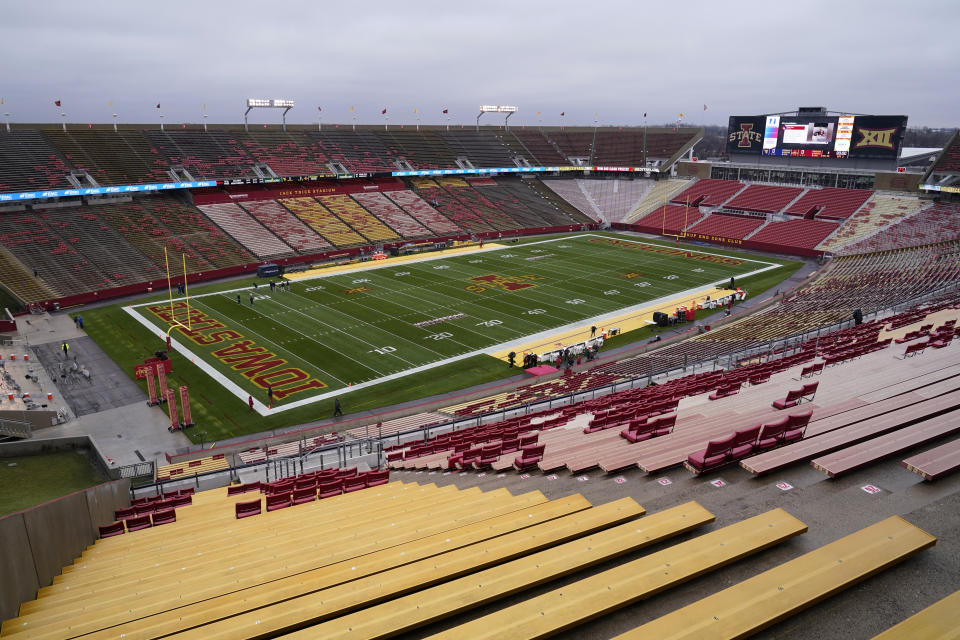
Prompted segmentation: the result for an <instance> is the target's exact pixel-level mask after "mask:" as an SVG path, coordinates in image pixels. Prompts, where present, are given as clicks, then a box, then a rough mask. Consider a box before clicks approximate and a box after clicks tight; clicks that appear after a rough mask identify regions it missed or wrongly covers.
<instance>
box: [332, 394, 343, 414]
mask: <svg viewBox="0 0 960 640" xmlns="http://www.w3.org/2000/svg"><path fill="white" fill-rule="evenodd" d="M342 415H343V408H342V407H341V406H340V398H334V399H333V417H334V418H336V417H337V416H342Z"/></svg>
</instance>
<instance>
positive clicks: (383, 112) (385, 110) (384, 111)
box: [380, 107, 387, 116]
mask: <svg viewBox="0 0 960 640" xmlns="http://www.w3.org/2000/svg"><path fill="white" fill-rule="evenodd" d="M380 115H382V116H385V115H387V108H386V107H384V108H383V109H382V110H381V111H380Z"/></svg>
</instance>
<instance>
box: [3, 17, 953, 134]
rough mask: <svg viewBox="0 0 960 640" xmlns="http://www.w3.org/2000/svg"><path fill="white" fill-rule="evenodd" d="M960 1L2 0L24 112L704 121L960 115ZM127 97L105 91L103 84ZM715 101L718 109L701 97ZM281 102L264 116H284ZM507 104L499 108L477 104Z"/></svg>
mask: <svg viewBox="0 0 960 640" xmlns="http://www.w3.org/2000/svg"><path fill="white" fill-rule="evenodd" d="M958 25H960V2H956V1H955V0H941V1H939V2H938V1H929V0H913V1H912V2H904V1H903V0H897V1H892V0H881V1H876V0H875V1H872V2H862V1H856V0H848V1H846V2H838V1H836V0H830V1H822V0H805V1H803V2H792V3H780V2H772V1H769V0H767V1H759V0H758V1H750V2H736V1H726V2H722V1H709V2H708V1H703V0H687V1H686V2H683V3H676V2H656V3H654V2H644V1H639V0H635V1H633V2H603V1H599V2H597V1H594V2H589V1H587V2H584V1H577V2H567V1H552V2H526V3H524V2H499V1H487V2H477V3H469V4H468V3H463V2H449V1H448V2H378V1H373V0H371V1H368V2H317V1H315V2H300V1H297V0H287V1H285V2H269V1H262V0H261V1H259V2H256V3H253V2H245V1H242V0H234V1H232V2H224V1H220V0H217V1H211V0H194V1H193V2H181V1H180V0H172V1H167V2H142V1H139V0H127V1H126V2H106V1H101V0H85V1H84V2H61V1H60V0H35V1H33V2H31V1H29V0H18V1H7V2H3V3H2V5H0V97H2V98H3V100H4V105H3V107H2V110H3V111H8V112H10V113H11V120H13V121H20V122H51V121H59V120H60V112H59V110H58V109H57V108H56V107H55V106H54V104H53V101H54V100H56V99H60V100H62V104H63V108H64V110H65V111H66V113H67V116H68V118H67V119H68V121H69V122H80V123H86V122H109V121H110V119H111V114H112V113H118V114H119V119H120V121H121V122H157V110H156V108H155V106H156V104H157V103H160V104H161V106H162V112H163V114H164V116H165V118H164V119H165V121H166V122H168V123H177V122H198V121H200V113H201V105H202V104H204V103H205V104H206V106H207V113H208V114H209V120H210V122H240V121H242V114H243V102H244V99H245V98H247V97H262V98H292V99H295V100H296V101H297V106H296V108H295V109H293V111H291V112H290V114H289V117H288V122H305V123H315V122H316V121H317V114H318V111H317V107H318V106H320V107H322V109H323V111H322V116H323V122H324V123H325V124H327V123H333V122H349V121H350V116H351V114H350V112H349V107H350V106H351V105H353V106H355V108H356V111H355V113H356V115H357V118H358V121H359V122H376V123H379V122H383V119H382V116H381V115H380V110H381V109H382V108H384V107H386V108H387V109H388V116H389V117H390V123H391V124H399V123H413V122H415V120H416V116H415V115H414V114H413V110H414V109H418V110H419V115H420V117H421V118H422V119H423V122H424V123H430V122H443V121H444V120H443V116H442V115H441V110H442V109H443V108H448V109H449V110H450V117H451V122H453V123H458V122H466V123H472V122H473V121H474V118H475V117H476V114H477V105H479V104H481V103H484V104H510V105H517V106H518V107H519V108H520V111H519V112H518V113H517V114H516V115H515V116H514V117H513V118H512V119H511V121H510V122H511V124H517V125H521V124H527V125H531V124H536V123H537V121H538V116H537V112H538V111H540V112H542V121H543V123H544V124H557V123H559V122H560V113H561V112H564V111H565V112H566V116H565V117H564V118H563V122H565V123H566V124H590V123H592V122H593V121H594V118H595V116H594V114H595V113H596V114H599V115H597V116H596V118H597V119H598V121H599V122H600V124H605V125H621V124H622V125H635V124H640V123H642V116H643V113H644V112H647V113H648V114H649V117H648V120H649V122H650V123H651V124H653V123H662V122H667V121H672V120H674V119H676V117H677V114H678V113H679V112H683V113H684V114H685V118H684V120H685V121H687V122H691V123H696V124H726V121H727V117H728V116H730V115H731V114H754V113H764V112H775V111H786V110H790V109H794V108H796V107H797V106H801V105H802V106H812V105H823V106H826V107H828V108H830V109H832V110H842V111H850V112H859V113H878V114H907V115H908V116H910V124H911V125H912V126H921V125H927V126H934V127H939V126H957V125H960V37H958V35H957V32H956V29H957V26H958ZM109 101H113V106H112V107H111V106H110V105H109V104H108V102H109ZM704 104H706V105H707V107H708V109H707V111H704V110H703V105H704ZM279 120H280V118H279V113H277V112H261V113H254V114H251V121H252V122H279ZM496 121H497V120H496V119H494V118H490V117H489V116H487V117H486V118H485V120H484V121H483V122H488V123H491V124H492V123H494V122H496Z"/></svg>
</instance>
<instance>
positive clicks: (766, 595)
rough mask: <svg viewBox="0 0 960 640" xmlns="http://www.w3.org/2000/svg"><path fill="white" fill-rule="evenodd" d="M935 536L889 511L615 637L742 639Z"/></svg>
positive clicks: (897, 559) (926, 544) (928, 543)
mask: <svg viewBox="0 0 960 640" xmlns="http://www.w3.org/2000/svg"><path fill="white" fill-rule="evenodd" d="M936 541H937V539H936V538H934V537H933V536H931V535H930V534H929V533H927V532H925V531H923V530H922V529H919V528H917V527H915V526H913V525H912V524H910V523H909V522H907V521H906V520H903V519H902V518H900V517H898V516H892V517H890V518H887V519H886V520H882V521H880V522H878V523H876V524H874V525H871V526H869V527H866V528H865V529H861V530H860V531H857V532H856V533H852V534H850V535H848V536H845V537H843V538H840V539H839V540H837V541H835V542H831V543H830V544H827V545H824V546H822V547H820V548H819V549H816V550H814V551H811V552H810V553H806V554H804V555H802V556H800V557H799V558H796V559H794V560H791V561H789V562H785V563H783V564H781V565H779V566H776V567H774V568H773V569H770V570H769V571H764V572H763V573H761V574H759V575H756V576H754V577H752V578H748V579H747V580H744V581H743V582H740V583H738V584H735V585H734V586H732V587H729V588H727V589H724V590H723V591H719V592H717V593H715V594H713V595H711V596H707V597H706V598H703V599H702V600H698V601H697V602H694V603H692V604H689V605H687V606H685V607H682V608H680V609H676V610H675V611H672V612H670V613H668V614H667V615H665V616H661V617H659V618H657V619H655V620H652V621H650V622H648V623H647V624H644V625H642V626H639V627H637V628H635V629H633V630H631V631H628V632H627V633H624V634H621V635H619V636H617V637H616V638H615V639H614V640H628V639H629V640H639V639H640V638H671V640H681V639H683V638H689V639H690V640H694V639H695V640H702V639H703V638H712V639H716V638H745V637H747V636H749V635H752V634H753V633H755V632H757V631H759V630H761V629H765V628H767V627H769V626H770V625H772V624H774V623H776V622H779V621H780V620H783V619H785V618H787V617H789V616H791V615H793V614H794V613H796V612H798V611H800V610H802V609H805V608H806V607H809V606H810V605H813V604H816V603H817V602H820V601H821V600H823V599H824V598H827V597H829V596H831V595H833V594H835V593H837V592H839V591H842V590H843V589H846V588H847V587H849V586H852V585H854V584H856V583H857V582H859V581H861V580H863V579H864V578H867V577H869V576H872V575H873V574H875V573H879V572H880V571H883V570H884V569H887V568H888V567H891V566H893V565H895V564H897V563H898V562H901V561H902V560H905V559H907V558H909V557H910V556H912V555H914V554H916V553H919V552H920V551H923V550H924V549H928V548H930V547H932V546H933V545H934V544H936ZM895 637H898V638H915V637H917V636H912V635H905V636H895Z"/></svg>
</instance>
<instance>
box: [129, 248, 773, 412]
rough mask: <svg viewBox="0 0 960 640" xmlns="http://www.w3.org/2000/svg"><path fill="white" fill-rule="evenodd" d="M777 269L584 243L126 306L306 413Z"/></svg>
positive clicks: (202, 358)
mask: <svg viewBox="0 0 960 640" xmlns="http://www.w3.org/2000/svg"><path fill="white" fill-rule="evenodd" d="M777 266H779V265H777V264H776V263H773V262H766V261H762V260H752V259H747V258H743V257H731V256H726V255H724V254H723V253H722V251H715V250H713V249H711V250H709V251H703V252H701V251H691V250H686V249H674V248H673V247H668V246H664V245H660V244H652V243H645V242H641V241H637V240H631V239H627V238H623V237H616V236H606V235H598V234H597V235H595V234H582V235H577V236H567V237H562V238H556V239H550V240H544V241H539V242H532V243H527V244H518V245H511V246H499V245H494V246H487V247H484V248H483V249H478V250H475V251H472V252H469V253H463V254H460V255H455V256H441V255H431V254H426V255H424V256H422V257H421V258H420V259H419V260H413V261H406V262H400V261H396V262H391V260H386V261H384V262H381V263H364V264H362V265H358V266H357V268H356V269H353V270H349V271H348V272H343V271H337V272H333V271H331V272H330V273H322V272H321V273H319V274H318V275H316V276H315V277H308V278H304V279H300V280H296V281H292V282H291V283H290V284H289V286H288V287H286V288H281V287H276V288H275V289H273V290H271V288H270V287H269V286H267V285H264V284H261V285H260V286H259V287H258V288H257V289H256V290H254V289H252V288H250V287H244V288H242V289H232V290H227V291H219V292H216V293H207V294H203V295H196V296H191V297H190V298H189V301H187V300H186V299H183V298H179V299H174V300H173V303H172V305H171V304H170V303H169V302H155V303H149V304H139V305H133V306H129V307H125V310H126V311H127V312H128V313H130V314H131V315H132V316H133V317H134V318H136V319H137V320H138V321H139V322H140V323H141V324H143V325H145V326H147V327H148V328H149V329H150V330H151V331H152V332H153V333H154V334H155V335H158V336H161V337H162V336H163V335H164V334H165V333H166V331H167V330H168V329H170V327H171V325H175V326H173V328H172V331H171V337H172V338H173V340H174V345H175V350H177V351H179V352H182V353H186V354H188V355H189V357H190V358H191V359H192V360H193V361H194V363H195V364H197V365H198V366H199V367H201V368H202V369H203V370H204V371H206V372H207V373H208V374H209V375H210V376H211V377H213V378H214V380H216V381H217V382H219V383H220V384H222V385H223V386H225V387H226V388H227V389H228V390H230V391H231V392H232V393H233V394H234V395H236V396H237V397H238V398H240V399H241V400H242V401H244V402H245V401H246V400H247V397H248V395H250V396H252V397H253V398H254V399H255V401H256V405H257V409H258V410H259V411H261V413H263V412H266V411H267V407H266V404H267V395H266V390H267V388H268V387H269V388H270V389H272V392H273V402H272V405H273V408H272V411H282V410H284V409H288V408H293V407H297V406H303V405H304V404H308V403H310V402H314V401H318V400H320V399H323V398H328V397H330V396H332V395H336V394H337V393H338V392H339V393H342V391H341V390H345V389H348V388H350V389H356V388H362V387H364V386H368V385H371V384H375V383H376V382H380V381H382V380H385V379H391V378H393V377H397V376H402V375H408V374H410V373H414V372H419V371H423V370H425V369H429V368H430V367H433V366H435V365H437V364H439V363H445V362H450V361H453V360H456V359H458V358H464V357H467V356H470V355H474V354H477V353H490V352H493V351H496V350H500V349H503V348H505V347H511V346H512V345H518V346H519V345H522V344H523V343H525V342H528V341H529V340H530V338H531V337H535V336H538V337H542V336H543V335H544V334H545V333H549V332H551V331H555V330H558V329H560V328H563V327H568V326H569V325H576V324H578V323H579V324H583V323H585V322H587V323H589V322H590V321H591V320H593V319H598V318H599V319H600V320H601V321H602V319H603V318H604V317H610V316H611V314H615V313H617V312H623V311H628V310H630V309H632V308H639V307H643V306H644V305H646V304H649V303H650V302H651V301H654V300H659V299H663V298H667V297H670V296H676V295H678V294H680V293H682V292H685V291H694V290H696V289H702V288H705V287H707V286H709V285H712V284H715V283H726V282H727V281H728V280H729V278H730V277H731V276H736V277H742V276H746V275H748V274H751V273H756V272H760V271H765V270H768V269H774V268H777Z"/></svg>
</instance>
